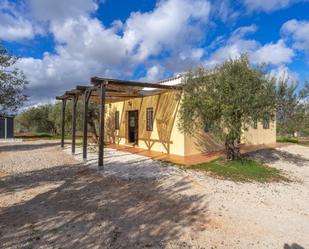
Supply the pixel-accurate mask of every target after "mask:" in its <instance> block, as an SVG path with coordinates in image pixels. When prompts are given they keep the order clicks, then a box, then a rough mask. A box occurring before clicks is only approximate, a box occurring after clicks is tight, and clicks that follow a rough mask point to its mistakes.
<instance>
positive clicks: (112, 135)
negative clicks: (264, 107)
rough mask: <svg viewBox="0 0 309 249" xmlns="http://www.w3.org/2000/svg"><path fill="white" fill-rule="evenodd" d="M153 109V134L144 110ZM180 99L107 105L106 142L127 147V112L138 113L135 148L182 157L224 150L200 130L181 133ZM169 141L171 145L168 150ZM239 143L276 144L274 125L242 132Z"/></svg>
mask: <svg viewBox="0 0 309 249" xmlns="http://www.w3.org/2000/svg"><path fill="white" fill-rule="evenodd" d="M149 107H152V108H153V110H154V124H153V131H146V109H147V108H149ZM178 108H179V98H177V92H176V91H170V92H166V93H163V94H160V95H155V96H149V97H144V98H135V99H131V100H128V101H123V102H117V103H112V104H110V105H106V112H107V115H106V126H105V127H106V129H105V138H106V142H110V143H119V144H127V134H128V131H127V126H128V121H127V116H128V111H130V110H138V117H139V118H138V136H139V140H138V147H140V148H143V149H149V150H153V151H158V152H163V153H168V152H169V153H170V154H175V155H181V156H188V155H194V154H199V153H202V152H212V151H218V150H221V149H223V148H224V147H223V144H222V143H219V142H218V141H217V140H216V139H215V138H213V137H211V136H210V135H209V134H208V133H205V132H203V131H200V132H197V133H196V134H195V135H194V136H190V135H188V134H182V133H181V132H180V130H179V129H178V126H177V123H178V120H179V117H178V115H177V114H178ZM116 110H117V111H119V114H120V117H119V120H120V129H119V130H115V129H114V124H115V121H114V113H115V111H116ZM168 141H170V145H169V147H168V143H167V142H168ZM242 142H243V143H245V144H247V145H257V144H270V143H275V142H276V123H275V122H271V123H270V128H269V129H263V126H262V124H261V123H258V128H257V129H254V128H252V127H249V129H248V130H247V131H244V135H243V138H242Z"/></svg>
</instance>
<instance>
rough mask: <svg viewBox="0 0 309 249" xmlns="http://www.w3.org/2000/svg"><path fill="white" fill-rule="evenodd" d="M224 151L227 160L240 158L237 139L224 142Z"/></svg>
mask: <svg viewBox="0 0 309 249" xmlns="http://www.w3.org/2000/svg"><path fill="white" fill-rule="evenodd" d="M225 153H226V158H227V159H228V160H238V159H241V154H240V148H239V143H238V141H237V140H233V141H226V142H225Z"/></svg>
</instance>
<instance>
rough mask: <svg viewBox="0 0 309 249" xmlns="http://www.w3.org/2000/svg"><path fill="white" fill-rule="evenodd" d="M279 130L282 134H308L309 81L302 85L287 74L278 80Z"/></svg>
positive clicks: (277, 107) (277, 108)
mask: <svg viewBox="0 0 309 249" xmlns="http://www.w3.org/2000/svg"><path fill="white" fill-rule="evenodd" d="M276 85H277V87H276V95H277V106H276V110H277V131H278V133H279V134H280V135H282V136H285V135H289V136H294V135H295V133H296V132H299V133H301V134H303V135H307V133H308V131H307V129H308V128H307V127H308V100H309V83H308V82H305V83H304V84H303V86H302V87H301V86H300V84H299V83H298V82H296V81H293V80H291V79H290V78H289V77H286V76H285V75H284V76H282V77H280V78H279V79H278V80H277V84H276Z"/></svg>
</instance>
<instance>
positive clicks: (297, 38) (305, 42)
mask: <svg viewBox="0 0 309 249" xmlns="http://www.w3.org/2000/svg"><path fill="white" fill-rule="evenodd" d="M281 31H282V33H283V34H284V35H286V36H287V38H291V39H292V41H293V47H294V48H295V49H298V50H302V51H305V52H306V53H307V55H309V21H298V20H295V19H293V20H290V21H288V22H286V23H284V24H283V26H282V28H281ZM308 62H309V58H308Z"/></svg>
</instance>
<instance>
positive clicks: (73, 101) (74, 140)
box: [72, 94, 79, 154]
mask: <svg viewBox="0 0 309 249" xmlns="http://www.w3.org/2000/svg"><path fill="white" fill-rule="evenodd" d="M78 98H79V94H75V95H74V96H73V99H72V154H74V153H75V143H76V107H77V102H78Z"/></svg>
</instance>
